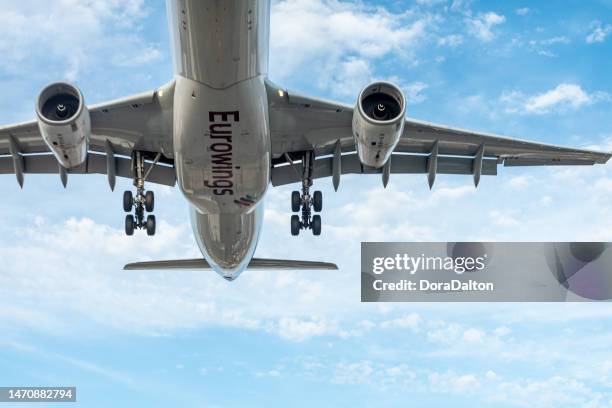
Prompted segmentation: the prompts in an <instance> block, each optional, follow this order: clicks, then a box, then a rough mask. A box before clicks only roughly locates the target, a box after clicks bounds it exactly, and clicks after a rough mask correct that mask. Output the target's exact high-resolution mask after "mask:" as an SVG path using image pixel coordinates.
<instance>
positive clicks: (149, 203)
mask: <svg viewBox="0 0 612 408" xmlns="http://www.w3.org/2000/svg"><path fill="white" fill-rule="evenodd" d="M154 208H155V194H153V192H152V191H147V192H146V193H145V209H146V210H147V212H153V209H154Z"/></svg>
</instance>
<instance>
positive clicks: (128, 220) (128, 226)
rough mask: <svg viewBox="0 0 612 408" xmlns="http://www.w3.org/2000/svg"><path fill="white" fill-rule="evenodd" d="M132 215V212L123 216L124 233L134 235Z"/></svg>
mask: <svg viewBox="0 0 612 408" xmlns="http://www.w3.org/2000/svg"><path fill="white" fill-rule="evenodd" d="M135 224H136V223H135V221H134V216H133V215H132V214H128V215H126V216H125V235H127V236H132V235H134V226H135Z"/></svg>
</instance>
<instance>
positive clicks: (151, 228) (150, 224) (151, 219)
mask: <svg viewBox="0 0 612 408" xmlns="http://www.w3.org/2000/svg"><path fill="white" fill-rule="evenodd" d="M147 235H148V236H153V235H155V216H154V215H149V216H148V217H147Z"/></svg>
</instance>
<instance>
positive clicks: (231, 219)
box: [168, 0, 271, 279]
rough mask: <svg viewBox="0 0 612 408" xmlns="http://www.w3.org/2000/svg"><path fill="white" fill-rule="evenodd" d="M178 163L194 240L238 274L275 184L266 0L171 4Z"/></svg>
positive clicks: (217, 264) (213, 260) (174, 0)
mask: <svg viewBox="0 0 612 408" xmlns="http://www.w3.org/2000/svg"><path fill="white" fill-rule="evenodd" d="M168 5H169V7H168V9H169V16H170V17H169V18H170V22H171V24H170V25H171V28H172V31H173V33H172V34H173V43H174V48H175V49H174V54H175V66H176V74H177V77H176V88H175V94H174V123H173V139H174V162H175V167H176V172H177V180H178V185H179V188H180V189H181V191H182V192H183V194H184V195H185V197H186V198H187V199H188V200H189V202H190V204H191V206H192V209H191V217H192V218H191V219H192V226H193V229H194V233H195V235H196V241H197V243H198V246H199V247H200V250H201V251H202V253H203V255H204V257H205V258H206V260H207V261H208V262H209V264H210V265H211V266H212V267H213V268H214V269H215V270H216V271H217V272H219V273H220V274H221V275H223V276H224V277H225V278H227V279H234V278H235V277H236V276H237V275H238V274H239V273H240V272H242V271H243V270H244V269H245V268H246V266H247V265H248V263H249V261H250V260H251V258H252V256H253V253H254V251H255V247H256V246H257V240H258V238H259V232H260V229H261V222H262V218H263V197H264V195H265V193H266V190H267V188H268V185H269V182H270V166H271V156H270V154H271V149H270V129H269V117H268V100H267V94H266V88H265V84H264V79H265V75H266V72H267V65H268V32H269V21H268V19H269V2H268V1H267V0H264V1H258V0H248V1H220V0H169V3H168Z"/></svg>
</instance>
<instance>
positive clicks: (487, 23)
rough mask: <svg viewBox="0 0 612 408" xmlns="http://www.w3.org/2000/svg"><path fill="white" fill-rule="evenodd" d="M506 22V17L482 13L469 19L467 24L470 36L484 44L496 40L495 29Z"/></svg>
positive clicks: (492, 13)
mask: <svg viewBox="0 0 612 408" xmlns="http://www.w3.org/2000/svg"><path fill="white" fill-rule="evenodd" d="M505 21H506V17H504V16H502V15H499V14H497V13H494V12H492V11H490V12H488V13H484V14H483V13H480V14H478V16H476V17H468V18H467V19H466V24H467V26H468V32H469V33H470V34H472V35H473V36H475V37H476V38H478V39H479V40H481V41H483V42H489V41H492V40H493V39H494V38H495V33H494V32H493V28H494V27H495V26H497V25H500V24H503V23H504V22H505Z"/></svg>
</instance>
